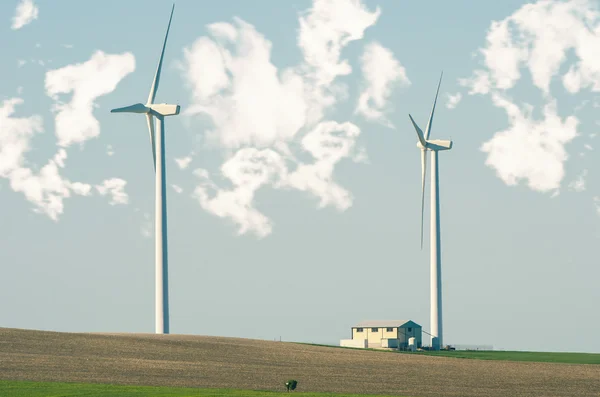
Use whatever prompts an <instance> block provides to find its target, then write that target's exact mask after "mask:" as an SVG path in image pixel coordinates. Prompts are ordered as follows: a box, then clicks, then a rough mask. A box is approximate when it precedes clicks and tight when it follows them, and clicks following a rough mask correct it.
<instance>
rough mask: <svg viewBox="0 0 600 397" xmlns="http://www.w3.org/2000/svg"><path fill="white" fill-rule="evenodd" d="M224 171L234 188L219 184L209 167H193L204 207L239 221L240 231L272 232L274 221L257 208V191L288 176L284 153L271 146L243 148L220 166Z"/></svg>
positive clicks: (262, 233) (259, 234) (217, 214)
mask: <svg viewBox="0 0 600 397" xmlns="http://www.w3.org/2000/svg"><path fill="white" fill-rule="evenodd" d="M221 173H222V174H223V176H224V177H225V178H227V179H228V180H229V181H230V182H231V184H232V185H233V188H232V189H230V190H225V189H220V188H218V187H217V186H216V185H215V184H214V183H213V182H212V181H211V180H210V178H209V174H208V171H206V170H203V169H197V170H196V171H194V174H195V175H196V176H197V177H198V178H199V179H200V184H199V185H198V186H197V187H196V189H195V191H194V196H195V197H196V198H197V199H198V201H199V203H200V205H201V206H202V208H204V209H205V210H206V211H208V212H210V213H212V214H214V215H216V216H218V217H220V218H230V219H231V220H232V221H233V222H234V223H235V224H237V225H238V227H239V228H238V234H244V233H246V232H248V231H252V232H254V233H255V234H256V235H258V236H259V237H264V236H266V235H268V234H269V233H271V228H272V225H271V221H270V220H269V219H268V218H267V217H266V216H265V215H263V214H262V213H260V212H259V211H258V210H257V209H256V208H254V194H255V192H256V191H257V190H258V189H259V188H260V187H262V186H264V185H268V184H274V185H278V184H280V183H281V179H282V177H283V179H285V174H286V168H285V164H284V161H283V159H282V157H281V156H280V155H279V154H278V153H277V152H275V151H273V150H271V149H256V148H245V149H240V150H238V151H237V152H236V153H235V154H234V155H233V157H231V158H230V159H229V160H227V161H226V162H225V163H224V164H223V165H222V166H221Z"/></svg>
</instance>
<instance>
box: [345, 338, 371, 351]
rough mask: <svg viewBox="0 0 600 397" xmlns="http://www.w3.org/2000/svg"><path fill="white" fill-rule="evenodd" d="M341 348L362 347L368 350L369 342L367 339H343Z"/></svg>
mask: <svg viewBox="0 0 600 397" xmlns="http://www.w3.org/2000/svg"><path fill="white" fill-rule="evenodd" d="M340 346H343V347H360V348H363V349H364V348H366V347H367V341H366V340H365V339H342V340H341V341H340Z"/></svg>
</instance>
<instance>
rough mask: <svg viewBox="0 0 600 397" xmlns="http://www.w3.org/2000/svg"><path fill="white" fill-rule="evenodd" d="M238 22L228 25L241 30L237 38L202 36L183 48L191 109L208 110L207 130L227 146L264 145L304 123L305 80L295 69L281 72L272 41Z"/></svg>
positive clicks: (210, 136)
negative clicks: (209, 124)
mask: <svg viewBox="0 0 600 397" xmlns="http://www.w3.org/2000/svg"><path fill="white" fill-rule="evenodd" d="M235 22H236V26H234V25H229V26H230V28H231V29H234V30H235V31H236V32H237V33H236V37H238V41H236V42H235V43H230V42H228V41H226V39H225V38H222V37H217V40H218V43H219V44H220V46H219V44H217V42H214V41H212V40H210V39H208V38H205V37H202V38H200V39H198V40H197V41H196V42H195V43H194V44H193V46H192V47H191V48H186V49H185V50H184V58H185V65H186V69H185V70H186V74H185V76H186V78H187V80H188V82H189V84H190V86H191V87H192V89H193V98H194V99H195V103H194V105H192V106H190V107H189V109H188V111H187V113H188V114H205V115H207V116H209V117H210V118H211V120H212V122H213V124H214V126H215V129H214V130H210V131H207V136H208V138H209V140H212V141H213V142H216V143H218V144H220V145H222V146H225V147H230V148H238V147H240V146H242V145H246V144H251V145H257V146H261V147H264V146H268V145H271V144H272V143H273V142H275V141H277V140H280V139H284V140H285V139H288V138H290V137H292V136H294V135H295V134H296V133H297V132H298V130H299V129H300V128H301V127H302V126H303V125H304V123H305V117H306V116H305V113H306V104H305V103H304V99H303V90H304V84H303V81H302V79H301V78H300V77H299V76H298V75H297V74H296V72H294V71H293V70H291V69H288V70H285V71H284V72H282V73H281V75H278V72H277V69H276V68H275V66H273V65H272V64H271V62H270V53H271V43H270V42H269V41H267V40H266V39H265V38H264V37H263V36H262V35H261V34H259V33H258V32H257V31H256V29H255V28H254V27H253V26H252V25H249V24H248V23H246V22H244V21H242V20H240V19H235ZM209 28H210V27H209ZM230 45H233V46H234V49H235V50H236V51H235V52H236V53H235V54H233V53H232V52H231V51H230V50H229V47H230ZM207 59H210V60H211V61H208V62H207ZM197 61H198V63H196V62H197ZM200 62H201V63H200ZM258 93H260V94H258ZM232 109H235V111H232Z"/></svg>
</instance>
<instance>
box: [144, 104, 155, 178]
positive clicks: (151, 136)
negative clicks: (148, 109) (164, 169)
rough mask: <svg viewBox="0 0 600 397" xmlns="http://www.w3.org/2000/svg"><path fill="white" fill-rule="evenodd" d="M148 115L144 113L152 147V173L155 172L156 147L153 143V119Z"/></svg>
mask: <svg viewBox="0 0 600 397" xmlns="http://www.w3.org/2000/svg"><path fill="white" fill-rule="evenodd" d="M152 117H153V116H152V115H151V114H149V113H146V121H147V122H148V132H150V144H151V145H152V164H154V171H156V145H155V143H154V119H153V118H152Z"/></svg>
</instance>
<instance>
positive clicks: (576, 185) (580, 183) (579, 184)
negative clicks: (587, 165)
mask: <svg viewBox="0 0 600 397" xmlns="http://www.w3.org/2000/svg"><path fill="white" fill-rule="evenodd" d="M587 173H588V171H587V170H583V172H582V173H581V174H580V175H579V176H578V177H577V179H575V180H574V181H572V182H571V183H569V189H571V190H573V191H575V192H583V191H584V190H585V178H586V176H587Z"/></svg>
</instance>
